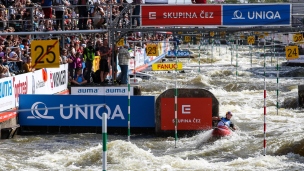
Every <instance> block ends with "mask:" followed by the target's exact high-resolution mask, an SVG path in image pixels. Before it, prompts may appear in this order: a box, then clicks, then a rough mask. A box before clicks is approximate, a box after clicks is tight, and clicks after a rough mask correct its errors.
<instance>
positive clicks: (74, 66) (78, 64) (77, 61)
mask: <svg viewBox="0 0 304 171" xmlns="http://www.w3.org/2000/svg"><path fill="white" fill-rule="evenodd" d="M68 62H69V72H70V75H72V76H74V75H75V73H76V72H75V71H76V70H78V69H82V59H81V58H80V53H79V52H77V53H76V54H75V55H71V56H70V57H69V60H68Z"/></svg>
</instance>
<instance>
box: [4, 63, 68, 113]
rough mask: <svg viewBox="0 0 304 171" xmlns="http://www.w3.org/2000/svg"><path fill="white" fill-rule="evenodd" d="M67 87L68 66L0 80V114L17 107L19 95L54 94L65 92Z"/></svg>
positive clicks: (64, 65)
mask: <svg viewBox="0 0 304 171" xmlns="http://www.w3.org/2000/svg"><path fill="white" fill-rule="evenodd" d="M43 70H44V71H45V72H44V71H43ZM43 72H44V73H43ZM67 86H68V64H63V65H60V68H46V69H40V70H37V71H34V72H30V73H25V74H20V75H16V76H12V77H7V78H2V79H0V112H2V111H5V110H8V109H11V108H15V107H17V106H19V94H56V93H59V92H61V91H64V90H66V89H67Z"/></svg>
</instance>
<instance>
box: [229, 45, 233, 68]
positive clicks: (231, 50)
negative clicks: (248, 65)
mask: <svg viewBox="0 0 304 171" xmlns="http://www.w3.org/2000/svg"><path fill="white" fill-rule="evenodd" d="M230 52H231V55H230V57H231V60H230V61H231V64H230V65H231V66H232V58H233V44H232V42H231V49H230Z"/></svg>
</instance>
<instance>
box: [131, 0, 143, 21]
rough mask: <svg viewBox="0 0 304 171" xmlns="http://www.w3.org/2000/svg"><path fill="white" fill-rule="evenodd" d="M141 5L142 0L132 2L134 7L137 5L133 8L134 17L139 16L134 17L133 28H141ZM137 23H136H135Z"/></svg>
mask: <svg viewBox="0 0 304 171" xmlns="http://www.w3.org/2000/svg"><path fill="white" fill-rule="evenodd" d="M140 4H142V0H133V2H132V5H135V7H134V8H133V13H132V15H137V16H136V17H133V19H132V26H133V27H137V26H140V19H139V15H140ZM135 21H136V23H135Z"/></svg>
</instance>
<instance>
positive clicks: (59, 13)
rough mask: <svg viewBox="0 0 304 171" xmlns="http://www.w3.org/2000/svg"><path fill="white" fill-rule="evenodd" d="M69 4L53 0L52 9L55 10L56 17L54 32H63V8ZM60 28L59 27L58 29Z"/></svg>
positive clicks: (65, 0)
mask: <svg viewBox="0 0 304 171" xmlns="http://www.w3.org/2000/svg"><path fill="white" fill-rule="evenodd" d="M69 5H70V2H69V1H67V0H54V1H53V7H54V9H55V15H56V24H55V29H56V30H60V29H61V30H64V21H63V19H64V18H63V14H64V11H65V8H66V7H65V6H69ZM59 26H60V27H59Z"/></svg>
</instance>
